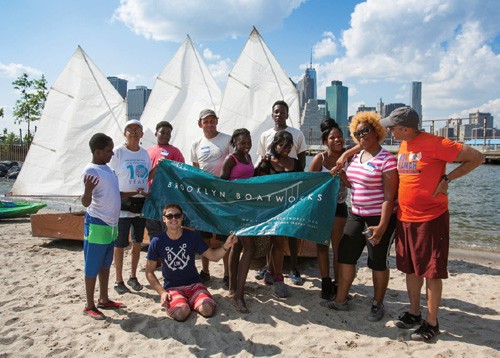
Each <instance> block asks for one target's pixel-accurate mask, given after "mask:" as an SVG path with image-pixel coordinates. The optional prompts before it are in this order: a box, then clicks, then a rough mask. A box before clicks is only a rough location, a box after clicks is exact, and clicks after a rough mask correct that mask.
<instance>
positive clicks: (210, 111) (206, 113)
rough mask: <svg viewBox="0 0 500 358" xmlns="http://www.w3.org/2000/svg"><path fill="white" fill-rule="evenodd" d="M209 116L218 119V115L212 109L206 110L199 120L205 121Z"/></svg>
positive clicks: (202, 112)
mask: <svg viewBox="0 0 500 358" xmlns="http://www.w3.org/2000/svg"><path fill="white" fill-rule="evenodd" d="M208 116H214V117H215V118H217V115H216V114H215V112H214V111H212V110H211V109H204V110H203V111H201V112H200V117H199V118H200V119H204V118H207V117H208Z"/></svg>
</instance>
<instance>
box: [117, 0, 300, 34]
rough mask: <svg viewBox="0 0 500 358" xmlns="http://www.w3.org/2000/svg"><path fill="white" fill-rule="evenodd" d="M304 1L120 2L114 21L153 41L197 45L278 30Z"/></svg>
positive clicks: (158, 0)
mask: <svg viewBox="0 0 500 358" xmlns="http://www.w3.org/2000/svg"><path fill="white" fill-rule="evenodd" d="M304 1H306V0H281V1H268V0H251V1H250V0H219V1H206V0H190V1H185V0H163V1H161V0H122V1H121V4H120V6H119V7H118V8H117V9H116V11H115V13H114V15H113V19H114V20H117V21H121V22H123V23H124V24H125V25H126V26H127V27H129V28H130V29H131V30H132V31H133V32H135V33H136V34H137V35H140V36H144V37H145V38H147V39H153V40H156V41H174V42H181V41H182V40H184V38H185V37H186V34H190V35H191V36H192V37H193V38H196V39H197V40H198V41H201V40H209V39H223V38H228V37H233V38H234V37H237V36H239V35H248V33H249V29H251V28H252V26H254V25H255V26H257V28H259V29H262V30H270V29H275V28H279V27H281V26H282V24H283V19H285V18H287V17H288V16H289V15H290V14H291V12H292V11H293V10H294V9H296V8H298V7H299V6H300V5H301V4H302V3H303V2H304Z"/></svg>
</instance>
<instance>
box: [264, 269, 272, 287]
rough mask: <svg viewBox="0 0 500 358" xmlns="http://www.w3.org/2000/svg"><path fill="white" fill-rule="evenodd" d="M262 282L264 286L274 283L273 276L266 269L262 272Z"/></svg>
mask: <svg viewBox="0 0 500 358" xmlns="http://www.w3.org/2000/svg"><path fill="white" fill-rule="evenodd" d="M264 283H265V284H266V286H272V285H273V284H274V276H273V274H272V273H271V272H269V271H266V273H265V274H264Z"/></svg>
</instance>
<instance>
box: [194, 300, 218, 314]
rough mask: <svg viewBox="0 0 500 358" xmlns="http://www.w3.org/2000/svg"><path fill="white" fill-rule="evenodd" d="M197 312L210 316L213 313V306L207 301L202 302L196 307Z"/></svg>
mask: <svg viewBox="0 0 500 358" xmlns="http://www.w3.org/2000/svg"><path fill="white" fill-rule="evenodd" d="M197 311H198V313H199V314H201V315H202V316H203V317H211V316H212V315H213V314H214V311H215V306H213V305H211V304H209V303H202V304H201V305H200V307H198V309H197Z"/></svg>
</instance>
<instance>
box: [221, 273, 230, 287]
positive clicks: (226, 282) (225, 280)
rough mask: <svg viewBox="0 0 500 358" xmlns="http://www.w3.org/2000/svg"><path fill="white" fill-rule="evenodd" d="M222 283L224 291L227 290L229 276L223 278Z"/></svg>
mask: <svg viewBox="0 0 500 358" xmlns="http://www.w3.org/2000/svg"><path fill="white" fill-rule="evenodd" d="M222 281H223V283H224V288H225V289H226V290H229V276H224V277H223V278H222Z"/></svg>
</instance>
